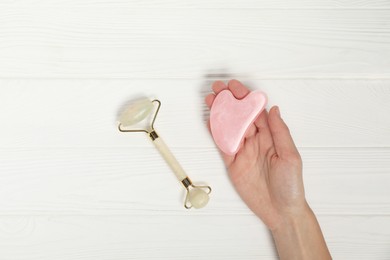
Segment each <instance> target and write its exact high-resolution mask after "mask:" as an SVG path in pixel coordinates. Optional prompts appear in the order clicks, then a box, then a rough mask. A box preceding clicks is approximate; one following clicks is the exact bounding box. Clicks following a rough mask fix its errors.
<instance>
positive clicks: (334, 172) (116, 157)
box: [0, 147, 390, 216]
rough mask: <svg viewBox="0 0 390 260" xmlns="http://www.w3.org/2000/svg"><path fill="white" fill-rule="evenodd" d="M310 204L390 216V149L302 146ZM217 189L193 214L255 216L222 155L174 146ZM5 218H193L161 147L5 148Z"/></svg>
mask: <svg viewBox="0 0 390 260" xmlns="http://www.w3.org/2000/svg"><path fill="white" fill-rule="evenodd" d="M300 151H301V153H302V158H303V161H304V180H305V184H306V185H305V186H306V194H307V198H308V201H309V202H310V204H311V206H312V207H313V209H314V210H315V212H316V213H317V214H320V215H338V214H340V215H352V214H357V215H375V214H378V215H390V190H389V188H388V187H389V184H390V149H389V148H371V149H367V148H360V149H358V148H344V149H341V148H322V149H321V148H302V149H301V150H300ZM173 153H174V154H175V155H176V157H177V158H178V160H179V161H180V162H181V164H182V166H183V168H184V169H185V170H186V172H187V174H188V175H189V176H190V177H191V178H192V180H193V181H194V182H201V183H203V182H206V183H208V184H210V185H211V186H212V188H213V193H212V196H211V202H210V204H209V206H208V207H207V208H206V209H203V210H200V211H193V212H191V214H193V215H202V216H203V215H241V214H250V211H249V209H247V208H246V206H245V205H244V204H243V203H242V201H241V199H240V198H239V197H238V195H237V194H236V192H235V190H234V189H233V187H232V185H231V184H230V181H229V179H228V177H227V174H226V170H225V167H224V165H223V163H222V161H221V158H220V157H219V154H218V152H217V151H216V149H206V148H192V149H191V148H174V149H173ZM0 158H1V159H0V205H1V207H0V215H52V214H63V215H92V214H99V215H116V214H120V215H142V216H145V215H155V214H158V215H187V214H188V211H187V210H185V209H184V208H183V206H182V203H183V199H184V189H183V188H182V186H181V184H180V183H179V182H178V181H177V180H176V178H175V177H174V175H173V173H172V172H171V170H170V169H169V168H168V166H167V165H166V164H165V161H164V160H163V159H162V158H161V156H160V155H159V154H158V152H157V151H156V150H155V148H154V147H150V148H141V147H125V148H57V149H54V148H52V149H1V150H0Z"/></svg>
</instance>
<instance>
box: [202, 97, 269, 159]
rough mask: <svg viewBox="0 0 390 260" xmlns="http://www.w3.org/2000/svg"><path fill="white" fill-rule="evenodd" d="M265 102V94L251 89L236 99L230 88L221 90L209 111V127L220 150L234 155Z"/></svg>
mask: <svg viewBox="0 0 390 260" xmlns="http://www.w3.org/2000/svg"><path fill="white" fill-rule="evenodd" d="M266 104H267V96H266V95H265V94H264V93H263V92H261V91H258V90H256V91H252V92H250V93H249V94H248V95H247V96H246V97H244V98H243V99H236V98H235V97H234V96H233V94H232V92H230V90H223V91H221V92H220V93H219V94H218V95H217V96H216V97H215V99H214V102H213V105H212V106H211V111H210V128H211V134H212V135H213V138H214V141H215V143H216V144H217V146H218V147H219V149H221V151H222V152H224V153H225V154H228V155H235V154H236V153H237V152H238V149H239V147H240V144H241V142H242V140H243V139H244V137H245V133H246V131H247V130H248V128H249V126H250V125H251V124H252V123H253V122H254V121H255V120H256V118H257V116H258V115H260V113H261V112H262V111H263V109H264V107H265V106H266Z"/></svg>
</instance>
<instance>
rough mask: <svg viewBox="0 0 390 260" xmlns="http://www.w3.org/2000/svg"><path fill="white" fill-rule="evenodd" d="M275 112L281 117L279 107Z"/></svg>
mask: <svg viewBox="0 0 390 260" xmlns="http://www.w3.org/2000/svg"><path fill="white" fill-rule="evenodd" d="M275 112H276V114H277V115H278V116H279V117H280V110H279V107H278V106H276V107H275Z"/></svg>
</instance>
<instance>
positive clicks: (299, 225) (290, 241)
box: [271, 205, 331, 260]
mask: <svg viewBox="0 0 390 260" xmlns="http://www.w3.org/2000/svg"><path fill="white" fill-rule="evenodd" d="M271 232H272V236H273V238H274V240H275V244H276V247H277V250H278V252H279V256H280V259H289V260H290V259H331V256H330V254H329V251H328V248H327V246H326V243H325V240H324V237H323V235H322V232H321V228H320V226H319V224H318V222H317V218H316V216H315V215H314V213H313V211H312V210H311V208H310V207H309V206H308V205H307V206H305V208H304V209H302V210H299V211H296V212H293V213H288V214H285V215H283V216H281V221H280V223H279V224H278V225H277V226H276V227H275V228H274V229H273V230H271Z"/></svg>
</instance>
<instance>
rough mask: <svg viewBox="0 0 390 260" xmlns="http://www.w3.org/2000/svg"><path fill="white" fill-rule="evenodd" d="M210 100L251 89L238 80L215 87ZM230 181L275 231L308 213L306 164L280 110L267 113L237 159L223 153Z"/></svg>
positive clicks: (249, 133) (250, 132)
mask: <svg viewBox="0 0 390 260" xmlns="http://www.w3.org/2000/svg"><path fill="white" fill-rule="evenodd" d="M212 89H213V91H214V93H213V94H209V95H208V96H207V97H206V104H207V105H208V107H211V106H212V104H213V101H214V98H215V95H216V94H218V93H219V92H221V91H222V90H224V89H229V90H230V91H231V92H232V93H233V95H234V96H235V97H236V98H237V99H242V98H244V97H245V96H246V95H247V94H248V93H249V90H248V89H247V88H246V87H245V86H244V85H243V84H241V83H240V82H239V81H237V80H231V81H229V83H228V85H225V84H224V83H223V82H221V81H217V82H215V83H214V84H213V86H212ZM222 156H223V159H224V161H225V164H226V166H227V169H228V172H229V176H230V179H231V181H232V183H233V185H234V187H235V188H236V190H237V192H238V193H239V195H240V196H241V198H242V199H243V200H244V202H245V203H246V204H247V205H248V207H249V208H250V209H251V210H252V211H253V212H254V213H255V214H256V215H257V216H259V217H260V218H261V219H262V220H263V222H264V223H265V224H266V225H267V226H268V227H269V228H270V229H271V230H273V229H275V228H276V227H277V226H278V225H279V224H280V223H281V221H282V219H283V218H285V217H286V216H294V214H300V213H301V212H302V211H304V210H307V208H308V205H307V203H306V200H305V193H304V188H303V181H302V161H301V157H300V155H299V153H298V150H297V148H296V146H295V144H294V141H293V140H292V138H291V135H290V132H289V129H288V127H287V125H286V124H285V123H284V121H283V119H282V118H281V116H280V112H279V108H278V107H273V108H272V109H271V110H270V112H269V114H268V112H267V111H266V110H264V111H263V112H262V113H261V114H260V116H259V117H258V118H257V119H256V121H255V122H254V123H253V124H252V125H251V126H250V127H249V129H248V131H247V134H246V137H245V140H244V142H243V144H242V146H241V148H240V149H239V151H238V153H237V154H236V155H235V156H228V155H226V154H222Z"/></svg>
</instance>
